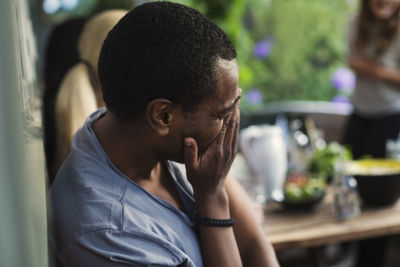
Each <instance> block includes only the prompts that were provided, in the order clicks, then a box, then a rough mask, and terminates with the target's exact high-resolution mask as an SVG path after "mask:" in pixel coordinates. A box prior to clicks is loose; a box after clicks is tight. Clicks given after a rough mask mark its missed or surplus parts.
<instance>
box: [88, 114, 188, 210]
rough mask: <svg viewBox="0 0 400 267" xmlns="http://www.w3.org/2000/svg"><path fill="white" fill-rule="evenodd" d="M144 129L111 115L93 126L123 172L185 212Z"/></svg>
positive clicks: (168, 175)
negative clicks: (129, 124) (128, 124)
mask: <svg viewBox="0 0 400 267" xmlns="http://www.w3.org/2000/svg"><path fill="white" fill-rule="evenodd" d="M127 127H129V129H128V128H127ZM141 127H143V126H142V125H140V126H139V125H138V126H137V127H133V126H126V125H124V124H123V123H121V122H118V120H116V119H115V118H114V117H113V115H112V114H111V113H110V112H107V113H106V114H105V115H104V116H103V117H101V118H100V119H98V120H97V121H95V122H94V124H93V130H94V132H95V134H96V136H97V138H98V139H99V141H100V144H101V145H102V147H103V149H104V151H105V152H106V153H107V155H108V157H109V158H110V160H111V162H112V163H113V164H114V166H115V167H116V168H117V169H118V170H119V171H121V172H122V173H123V174H125V176H127V177H129V178H130V179H132V180H133V181H135V182H136V183H137V184H139V185H140V186H141V187H143V188H144V189H145V190H147V191H148V192H150V193H151V194H153V195H155V196H158V197H160V198H162V199H164V200H165V201H167V202H169V203H171V204H172V205H173V206H175V207H176V208H177V209H180V210H184V206H183V204H182V201H181V200H180V198H179V197H178V194H177V191H176V188H175V186H174V185H173V182H172V179H171V176H170V173H169V172H168V170H167V168H166V166H165V165H164V164H163V162H162V160H161V159H159V158H158V157H157V154H156V153H155V152H154V151H155V148H154V147H153V145H152V144H153V142H152V139H151V135H150V134H148V133H147V132H146V129H143V128H142V129H141ZM130 129H136V130H134V131H133V130H130Z"/></svg>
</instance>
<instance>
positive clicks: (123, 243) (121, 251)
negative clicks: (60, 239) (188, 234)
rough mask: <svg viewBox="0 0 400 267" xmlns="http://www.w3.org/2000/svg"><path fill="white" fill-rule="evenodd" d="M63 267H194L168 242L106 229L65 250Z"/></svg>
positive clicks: (87, 236) (91, 234)
mask: <svg viewBox="0 0 400 267" xmlns="http://www.w3.org/2000/svg"><path fill="white" fill-rule="evenodd" d="M64 249H65V251H64V253H63V257H59V260H60V261H61V262H62V264H60V265H61V266H77V267H90V266H102V267H117V266H118V267H120V266H151V267H159V266H182V267H194V264H193V263H192V262H191V260H190V259H189V258H188V257H185V255H184V254H183V253H182V252H181V251H179V250H178V249H177V248H175V247H174V246H172V245H170V244H168V242H167V241H160V240H152V238H151V237H149V236H146V235H144V234H141V233H137V234H135V233H127V232H122V231H119V230H112V229H105V230H97V231H93V232H90V233H86V234H83V235H81V236H79V238H78V239H77V240H76V241H75V242H73V243H71V244H69V245H66V246H65V247H64Z"/></svg>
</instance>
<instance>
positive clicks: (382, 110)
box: [349, 16, 400, 117]
mask: <svg viewBox="0 0 400 267" xmlns="http://www.w3.org/2000/svg"><path fill="white" fill-rule="evenodd" d="M357 19H358V17H357V16H355V17H354V18H352V19H351V23H350V27H349V41H350V43H349V44H350V45H349V57H353V56H354V57H362V58H367V59H369V60H372V61H375V62H376V63H378V64H379V65H382V66H383V67H386V68H388V69H395V70H399V71H400V34H397V36H396V37H395V39H394V41H393V43H392V44H391V45H390V46H389V47H388V49H387V50H386V51H385V52H384V53H383V54H381V55H378V54H377V53H376V44H375V42H370V43H369V44H367V46H366V48H365V49H364V50H363V51H356V50H355V49H354V48H353V47H352V45H351V44H352V43H353V41H354V38H355V36H356V33H357ZM378 31H380V29H379V28H378V27H375V28H373V29H372V32H373V35H376V34H377V33H378ZM373 35H372V36H373ZM352 103H353V106H354V109H355V111H356V112H357V113H358V114H360V115H364V116H367V117H379V116H387V115H392V114H395V113H400V86H399V85H396V84H393V83H389V82H386V81H382V80H377V79H374V78H372V77H371V78H369V77H365V76H358V77H357V84H356V88H355V91H354V95H353V97H352Z"/></svg>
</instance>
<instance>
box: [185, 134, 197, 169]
mask: <svg viewBox="0 0 400 267" xmlns="http://www.w3.org/2000/svg"><path fill="white" fill-rule="evenodd" d="M183 142H184V146H183V147H184V148H183V151H184V160H185V165H186V168H187V169H193V168H196V167H197V164H198V163H197V151H198V147H197V143H196V140H194V139H193V138H192V137H186V138H185V139H184V140H183Z"/></svg>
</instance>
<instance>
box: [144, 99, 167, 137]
mask: <svg viewBox="0 0 400 267" xmlns="http://www.w3.org/2000/svg"><path fill="white" fill-rule="evenodd" d="M171 109H172V103H171V101H169V100H168V99H165V98H157V99H154V100H152V101H151V102H150V103H149V104H148V105H147V110H146V115H147V121H148V123H149V125H150V127H151V128H152V129H153V130H155V131H156V132H158V134H159V135H161V136H166V135H168V133H169V130H170V122H171V119H172V112H171Z"/></svg>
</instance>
